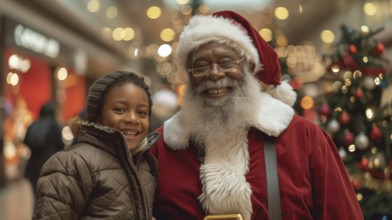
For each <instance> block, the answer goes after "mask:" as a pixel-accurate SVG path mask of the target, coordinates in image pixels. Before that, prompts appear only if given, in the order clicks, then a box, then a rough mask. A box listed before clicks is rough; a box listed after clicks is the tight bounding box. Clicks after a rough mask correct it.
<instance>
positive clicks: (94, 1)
mask: <svg viewBox="0 0 392 220" xmlns="http://www.w3.org/2000/svg"><path fill="white" fill-rule="evenodd" d="M100 7H101V5H100V3H99V1H98V0H90V1H89V2H88V3H87V10H88V11H89V12H97V11H99V8H100Z"/></svg>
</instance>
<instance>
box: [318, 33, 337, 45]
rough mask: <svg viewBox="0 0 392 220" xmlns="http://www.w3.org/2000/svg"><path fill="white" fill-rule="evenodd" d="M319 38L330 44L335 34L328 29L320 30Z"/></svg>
mask: <svg viewBox="0 0 392 220" xmlns="http://www.w3.org/2000/svg"><path fill="white" fill-rule="evenodd" d="M321 40H322V41H323V42H325V43H328V44H330V43H332V42H334V41H335V34H334V33H333V32H332V31H330V30H323V31H322V32H321Z"/></svg>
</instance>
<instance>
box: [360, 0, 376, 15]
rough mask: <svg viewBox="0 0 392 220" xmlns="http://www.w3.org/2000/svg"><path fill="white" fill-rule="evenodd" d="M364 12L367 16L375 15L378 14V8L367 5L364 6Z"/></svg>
mask: <svg viewBox="0 0 392 220" xmlns="http://www.w3.org/2000/svg"><path fill="white" fill-rule="evenodd" d="M363 11H364V12H365V13H366V14H367V15H370V16H372V15H375V14H376V13H377V8H376V6H375V5H374V4H373V3H370V2H368V3H365V4H364V5H363Z"/></svg>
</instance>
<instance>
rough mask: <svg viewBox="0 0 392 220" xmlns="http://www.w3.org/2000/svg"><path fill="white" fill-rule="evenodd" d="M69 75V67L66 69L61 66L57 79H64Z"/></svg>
mask: <svg viewBox="0 0 392 220" xmlns="http://www.w3.org/2000/svg"><path fill="white" fill-rule="evenodd" d="M67 77H68V71H67V69H65V68H64V67H61V68H60V69H59V70H58V71H57V79H59V80H61V81H63V80H65V79H66V78H67Z"/></svg>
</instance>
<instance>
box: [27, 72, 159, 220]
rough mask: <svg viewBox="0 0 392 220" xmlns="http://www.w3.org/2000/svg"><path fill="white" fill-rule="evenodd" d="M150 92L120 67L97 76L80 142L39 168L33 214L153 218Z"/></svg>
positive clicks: (64, 216) (153, 161) (38, 216)
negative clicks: (149, 149)
mask: <svg viewBox="0 0 392 220" xmlns="http://www.w3.org/2000/svg"><path fill="white" fill-rule="evenodd" d="M151 106H152V101H151V93H150V90H149V87H148V86H147V85H146V84H145V82H144V79H143V78H142V77H140V76H138V75H136V74H134V73H130V72H122V71H117V72H115V73H111V74H108V75H105V76H103V77H101V78H99V79H98V80H96V81H95V82H94V83H93V85H92V86H91V87H90V90H89V94H88V97H87V103H86V107H87V119H88V120H87V122H85V123H84V124H83V125H82V127H81V128H80V134H79V136H78V143H77V144H75V145H73V146H72V147H70V148H69V149H67V150H65V151H62V152H59V153H57V154H55V155H54V156H52V157H51V158H50V159H49V160H48V161H47V162H46V164H45V165H44V167H43V168H42V170H41V177H40V178H39V180H38V186H37V200H36V206H35V210H34V217H33V219H81V218H83V219H84V218H86V219H90V218H94V219H95V218H101V219H103V218H105V219H148V220H150V219H152V200H153V195H154V191H155V177H156V169H155V167H156V161H155V159H154V158H153V157H151V156H150V155H149V154H148V152H147V150H148V148H149V146H150V145H151V144H152V143H154V142H155V141H156V139H157V135H156V134H150V135H147V134H148V129H149V117H150V114H151Z"/></svg>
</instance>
